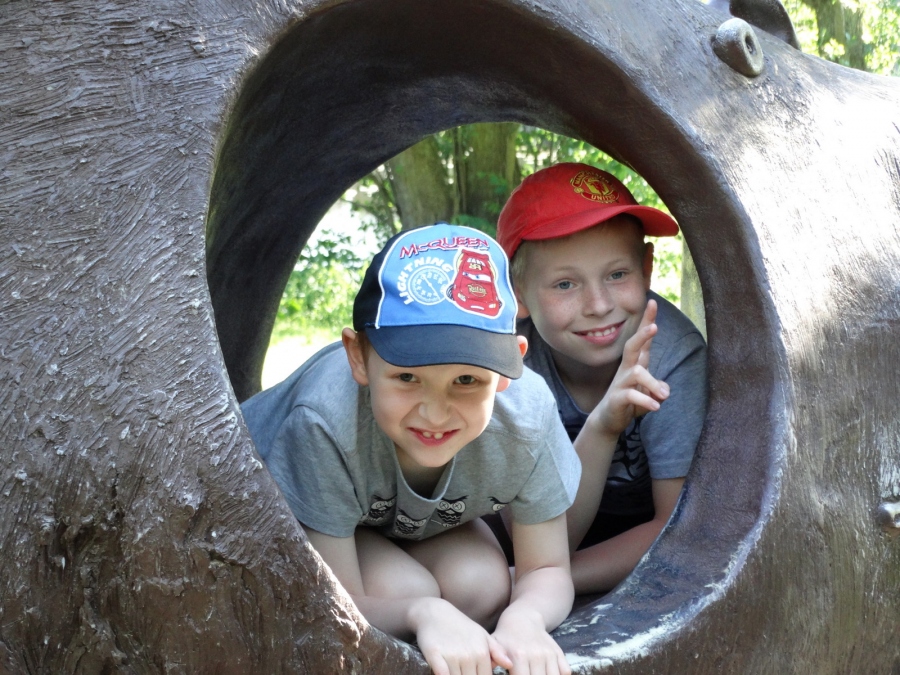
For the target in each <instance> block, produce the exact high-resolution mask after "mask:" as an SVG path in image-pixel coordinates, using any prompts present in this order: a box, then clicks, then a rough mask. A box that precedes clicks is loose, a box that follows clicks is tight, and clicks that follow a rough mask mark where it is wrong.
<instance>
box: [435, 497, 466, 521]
mask: <svg viewBox="0 0 900 675" xmlns="http://www.w3.org/2000/svg"><path fill="white" fill-rule="evenodd" d="M468 498H469V496H468V495H466V496H465V497H460V498H459V499H442V500H441V501H440V502H438V507H437V514H438V518H440V519H441V525H443V526H444V527H454V526H456V525H459V521H460V519H461V518H462V515H463V513H465V511H466V501H465V500H466V499H468Z"/></svg>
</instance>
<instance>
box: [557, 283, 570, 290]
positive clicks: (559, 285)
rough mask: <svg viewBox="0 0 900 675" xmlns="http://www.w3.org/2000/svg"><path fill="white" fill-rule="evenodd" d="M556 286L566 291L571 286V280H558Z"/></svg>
mask: <svg viewBox="0 0 900 675" xmlns="http://www.w3.org/2000/svg"><path fill="white" fill-rule="evenodd" d="M556 287H557V288H558V289H559V290H561V291H568V290H569V289H570V288H572V282H571V281H558V282H557V283H556Z"/></svg>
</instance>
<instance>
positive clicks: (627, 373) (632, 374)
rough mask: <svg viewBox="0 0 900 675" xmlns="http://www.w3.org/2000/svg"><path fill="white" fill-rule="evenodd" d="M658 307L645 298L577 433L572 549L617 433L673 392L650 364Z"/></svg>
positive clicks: (596, 499) (595, 500)
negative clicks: (578, 472)
mask: <svg viewBox="0 0 900 675" xmlns="http://www.w3.org/2000/svg"><path fill="white" fill-rule="evenodd" d="M656 309H657V307H656V301H654V300H650V301H648V302H647V308H646V310H644V316H643V318H642V319H641V325H640V327H639V328H638V330H637V332H636V333H635V334H634V335H632V336H631V338H629V340H628V342H626V343H625V349H624V351H623V353H622V363H621V364H620V365H619V369H618V371H617V372H616V375H615V377H614V378H613V381H612V382H611V383H610V385H609V388H608V389H607V390H606V394H605V395H604V396H603V399H602V400H601V401H600V403H598V404H597V407H596V408H594V410H593V411H591V414H590V415H588V418H587V421H586V422H585V424H584V427H582V429H581V431H580V432H579V434H578V437H577V438H576V439H575V452H577V453H578V457H579V459H581V466H582V470H581V482H580V483H579V485H578V495H577V497H576V498H575V503H574V504H573V505H572V507H571V508H570V509H569V512H568V519H569V521H568V522H569V524H568V530H569V546H570V548H571V551H572V552H574V551H575V549H576V548H577V547H578V545H579V544H580V543H581V540H582V539H584V535H585V534H586V533H587V531H588V529H589V528H590V526H591V523H592V522H593V521H594V517H595V516H596V515H597V509H598V508H599V506H600V498H601V497H602V496H603V487H604V485H605V484H606V475H607V473H608V472H609V465H610V462H611V461H612V456H613V453H614V452H615V450H616V443H617V441H618V438H619V434H621V433H622V432H623V431H624V430H625V429H626V427H627V426H628V424H629V423H630V422H631V420H633V419H634V418H635V417H637V416H638V415H642V414H643V413H645V412H647V411H654V410H659V407H660V401H664V400H665V399H666V398H668V396H669V386H668V385H667V384H666V383H665V382H663V381H662V380H657V379H656V378H654V377H653V376H652V375H651V374H650V371H649V370H647V366H648V365H649V363H650V346H651V344H652V342H653V336H654V335H656V331H657V326H656V324H655V323H654V321H656Z"/></svg>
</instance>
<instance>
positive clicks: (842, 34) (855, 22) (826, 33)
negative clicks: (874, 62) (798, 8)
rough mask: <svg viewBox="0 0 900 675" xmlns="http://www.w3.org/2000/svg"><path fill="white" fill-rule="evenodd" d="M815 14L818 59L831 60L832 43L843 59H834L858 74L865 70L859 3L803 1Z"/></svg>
mask: <svg viewBox="0 0 900 675" xmlns="http://www.w3.org/2000/svg"><path fill="white" fill-rule="evenodd" d="M802 1H803V3H804V4H805V5H807V6H808V7H810V8H812V10H813V11H814V12H815V14H816V23H817V25H818V31H819V37H818V49H819V56H822V57H823V58H831V57H830V56H829V54H828V50H827V45H828V43H829V42H831V41H832V40H834V41H835V42H837V43H838V44H840V45H841V46H842V47H843V48H844V56H843V58H838V59H833V58H832V60H836V61H837V62H838V63H841V64H843V65H845V66H850V67H851V68H856V69H857V70H868V64H867V62H866V52H867V47H868V45H867V44H866V42H865V40H863V35H862V33H863V10H862V8H861V7H860V6H859V4H858V3H855V2H854V3H849V2H842V1H841V0H802Z"/></svg>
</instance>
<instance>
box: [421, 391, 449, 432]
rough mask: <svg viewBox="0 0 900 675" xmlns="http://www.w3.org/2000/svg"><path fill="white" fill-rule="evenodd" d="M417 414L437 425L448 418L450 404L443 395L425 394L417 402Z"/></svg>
mask: <svg viewBox="0 0 900 675" xmlns="http://www.w3.org/2000/svg"><path fill="white" fill-rule="evenodd" d="M419 416H420V417H421V418H422V420H423V421H425V422H428V423H429V424H432V425H434V426H436V427H437V426H440V425H441V424H443V423H444V422H446V421H447V420H448V419H449V418H450V406H449V405H448V404H447V400H446V399H445V398H444V397H443V396H435V395H432V396H425V397H424V398H423V399H422V401H421V402H420V403H419Z"/></svg>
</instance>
